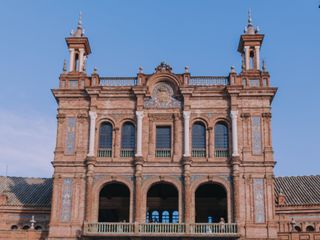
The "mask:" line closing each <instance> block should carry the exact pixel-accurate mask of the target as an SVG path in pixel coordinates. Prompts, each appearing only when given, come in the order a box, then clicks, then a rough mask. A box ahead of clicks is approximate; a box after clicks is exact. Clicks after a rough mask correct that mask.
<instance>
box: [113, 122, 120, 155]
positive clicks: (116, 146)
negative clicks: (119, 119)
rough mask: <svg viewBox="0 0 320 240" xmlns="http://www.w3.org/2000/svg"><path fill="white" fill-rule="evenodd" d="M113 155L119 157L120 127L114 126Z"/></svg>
mask: <svg viewBox="0 0 320 240" xmlns="http://www.w3.org/2000/svg"><path fill="white" fill-rule="evenodd" d="M113 155H114V157H115V158H119V157H120V129H119V128H114V154H113Z"/></svg>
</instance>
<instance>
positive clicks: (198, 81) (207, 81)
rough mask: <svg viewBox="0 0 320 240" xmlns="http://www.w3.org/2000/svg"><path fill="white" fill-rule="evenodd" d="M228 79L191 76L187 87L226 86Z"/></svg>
mask: <svg viewBox="0 0 320 240" xmlns="http://www.w3.org/2000/svg"><path fill="white" fill-rule="evenodd" d="M228 84H229V78H228V77H224V76H191V77H190V80H189V85H194V86H215V85H223V86H225V85H228Z"/></svg>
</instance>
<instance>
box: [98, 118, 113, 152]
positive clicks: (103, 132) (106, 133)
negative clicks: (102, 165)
mask: <svg viewBox="0 0 320 240" xmlns="http://www.w3.org/2000/svg"><path fill="white" fill-rule="evenodd" d="M112 131H113V128H112V125H111V124H110V123H108V122H104V123H102V124H101V126H100V131H99V151H98V157H111V156H112Z"/></svg>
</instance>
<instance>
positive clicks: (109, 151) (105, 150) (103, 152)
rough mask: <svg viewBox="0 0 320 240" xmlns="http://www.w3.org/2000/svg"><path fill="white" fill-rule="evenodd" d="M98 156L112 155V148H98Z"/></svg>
mask: <svg viewBox="0 0 320 240" xmlns="http://www.w3.org/2000/svg"><path fill="white" fill-rule="evenodd" d="M98 157H112V149H111V148H100V149H99V150H98Z"/></svg>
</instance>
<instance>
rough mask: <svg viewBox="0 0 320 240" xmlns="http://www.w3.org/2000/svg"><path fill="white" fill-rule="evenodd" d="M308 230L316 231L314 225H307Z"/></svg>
mask: <svg viewBox="0 0 320 240" xmlns="http://www.w3.org/2000/svg"><path fill="white" fill-rule="evenodd" d="M306 231H307V232H314V227H313V226H311V225H309V226H307V227H306Z"/></svg>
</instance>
